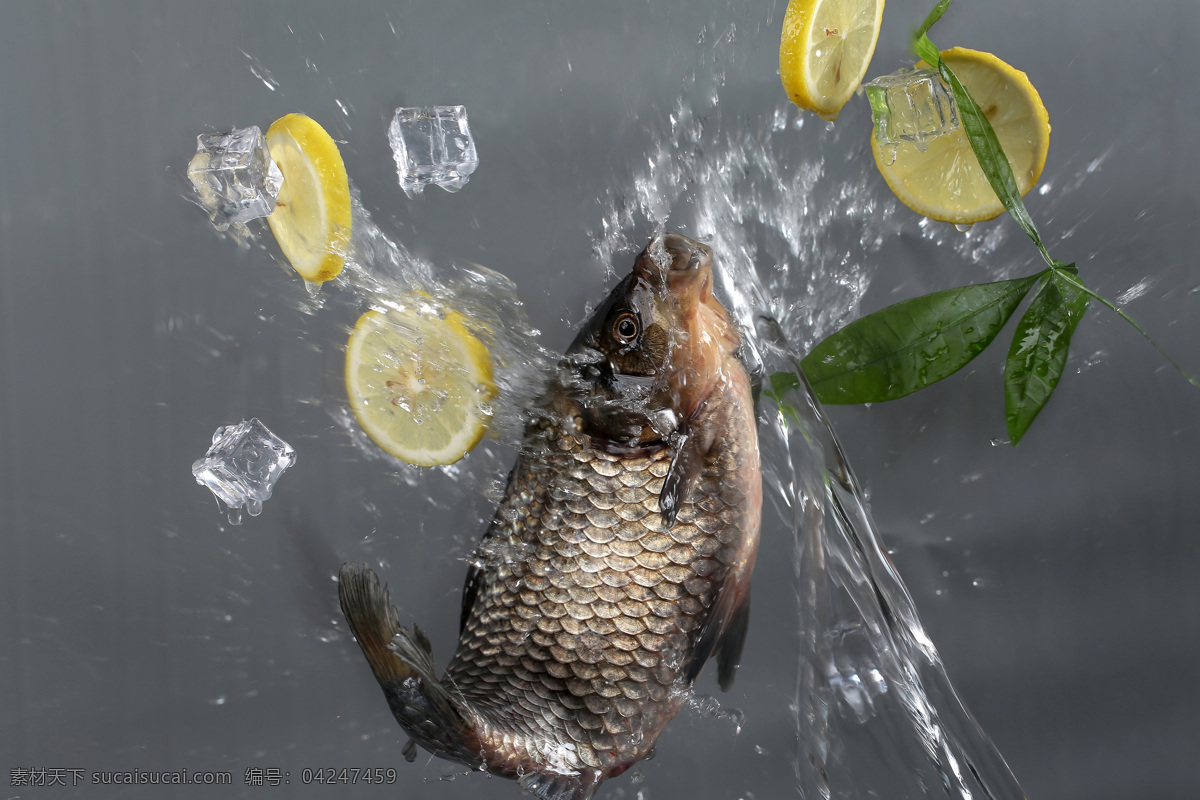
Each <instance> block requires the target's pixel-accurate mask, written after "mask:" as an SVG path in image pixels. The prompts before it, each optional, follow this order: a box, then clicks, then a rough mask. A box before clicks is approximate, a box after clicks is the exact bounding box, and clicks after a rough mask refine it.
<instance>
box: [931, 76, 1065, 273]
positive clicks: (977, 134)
mask: <svg viewBox="0 0 1200 800" xmlns="http://www.w3.org/2000/svg"><path fill="white" fill-rule="evenodd" d="M937 69H938V72H939V73H940V74H941V76H942V80H944V81H945V82H946V83H947V84H949V86H950V91H952V92H953V93H954V102H955V103H957V104H958V116H959V119H960V120H961V121H962V126H963V130H964V131H965V132H966V134H967V141H969V142H970V143H971V149H972V150H974V151H975V158H977V159H978V160H979V166H980V167H981V168H982V169H983V174H984V175H985V176H986V177H987V180H988V183H989V184H990V185H991V187H992V191H994V192H995V193H996V196H997V197H999V198H1000V202H1002V203H1004V207H1005V208H1006V209H1008V213H1009V214H1011V215H1012V218H1013V219H1015V220H1016V221H1017V224H1019V225H1020V226H1021V228H1022V230H1024V231H1025V233H1026V234H1027V235H1028V236H1029V238H1030V239H1032V240H1033V243H1034V244H1035V245H1037V247H1038V250H1040V251H1041V252H1042V257H1043V258H1045V259H1046V263H1047V264H1052V265H1053V264H1055V262H1054V260H1053V259H1052V258H1050V254H1049V253H1048V252H1046V248H1045V246H1044V245H1043V244H1042V237H1041V235H1040V234H1039V233H1038V229H1037V226H1036V225H1034V224H1033V218H1032V217H1030V216H1029V211H1028V210H1027V209H1026V208H1025V201H1024V200H1022V199H1021V191H1020V190H1019V189H1018V188H1017V180H1016V178H1015V177H1013V171H1012V165H1011V164H1009V163H1008V157H1007V156H1006V155H1005V154H1004V148H1003V147H1001V146H1000V139H999V138H997V137H996V131H995V130H994V129H993V128H992V123H990V122H988V118H987V116H986V115H985V114H984V113H983V109H981V108H980V107H979V104H978V103H976V102H975V98H973V97H971V95H970V93H969V92H968V91H967V89H966V87H964V86H963V85H962V82H961V81H959V79H958V76H957V75H955V74H954V72H953V70H951V69H950V67H949V66H947V65H946V62H945V61H942V59H941V57H940V56H939V57H938V63H937Z"/></svg>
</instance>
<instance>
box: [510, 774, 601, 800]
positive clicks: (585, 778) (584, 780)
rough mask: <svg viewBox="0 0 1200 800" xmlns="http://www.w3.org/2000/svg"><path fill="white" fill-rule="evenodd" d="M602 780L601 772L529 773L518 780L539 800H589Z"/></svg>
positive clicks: (522, 786)
mask: <svg viewBox="0 0 1200 800" xmlns="http://www.w3.org/2000/svg"><path fill="white" fill-rule="evenodd" d="M601 780H603V776H602V775H601V773H600V772H599V771H592V774H591V775H586V774H580V773H573V774H570V775H563V774H559V773H548V774H547V773H543V772H527V773H525V774H524V775H522V776H521V777H519V778H517V783H518V784H520V786H521V788H522V789H524V790H525V791H527V792H529V793H530V794H532V795H533V796H534V797H536V798H538V800H589V798H591V796H592V795H593V794H594V793H595V792H596V787H597V786H599V785H600V781H601Z"/></svg>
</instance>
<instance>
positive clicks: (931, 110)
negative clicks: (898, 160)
mask: <svg viewBox="0 0 1200 800" xmlns="http://www.w3.org/2000/svg"><path fill="white" fill-rule="evenodd" d="M864 88H866V90H867V97H868V99H870V101H871V114H872V116H874V118H875V138H876V139H877V140H878V142H879V144H881V145H883V146H884V147H885V148H890V149H891V151H892V152H893V153H894V151H895V147H896V145H898V144H900V143H901V142H912V143H913V144H915V145H916V146H917V148H918V149H920V150H924V149H925V148H926V147H928V146H929V142H930V141H932V140H933V139H934V138H936V137H938V136H941V135H943V134H946V133H950V132H951V131H954V130H956V129H957V128H958V106H957V104H956V103H955V102H954V95H953V94H952V93H951V92H950V88H949V87H948V86H946V84H945V83H943V82H942V79H941V77H940V76H939V75H938V73H937V71H936V70H932V69H912V68H908V69H902V70H898V71H896V72H893V73H892V74H891V75H884V76H883V77H881V78H876V79H875V80H873V81H871V82H870V83H868V84H866V86H865V87H864Z"/></svg>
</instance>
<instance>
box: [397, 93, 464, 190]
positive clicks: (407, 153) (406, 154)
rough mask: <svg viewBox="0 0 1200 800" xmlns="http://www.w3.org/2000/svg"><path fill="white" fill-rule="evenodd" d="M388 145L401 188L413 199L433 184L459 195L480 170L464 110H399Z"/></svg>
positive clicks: (452, 107)
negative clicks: (476, 169) (472, 175)
mask: <svg viewBox="0 0 1200 800" xmlns="http://www.w3.org/2000/svg"><path fill="white" fill-rule="evenodd" d="M388 142H389V143H390V144H391V146H392V156H393V157H394V158H395V159H396V172H397V173H398V174H399V176H400V188H402V189H404V191H405V193H406V194H407V195H408V196H409V197H416V196H417V195H418V194H420V193H421V190H422V189H424V188H425V187H426V186H428V185H429V184H431V183H434V184H437V185H438V186H441V187H442V188H443V189H445V190H446V191H448V192H457V191H458V190H459V189H461V188H462V187H463V186H465V185H466V183H467V180H468V179H469V178H470V177H471V173H472V172H474V171H475V168H476V167H478V166H479V156H478V155H477V154H476V153H475V140H474V139H472V138H471V128H470V126H468V125H467V109H466V108H465V107H463V106H432V107H429V108H397V109H396V115H395V116H394V117H392V124H391V125H389V126H388Z"/></svg>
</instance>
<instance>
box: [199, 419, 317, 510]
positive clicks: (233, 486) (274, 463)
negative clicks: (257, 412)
mask: <svg viewBox="0 0 1200 800" xmlns="http://www.w3.org/2000/svg"><path fill="white" fill-rule="evenodd" d="M294 463H296V451H294V450H293V449H292V446H291V445H289V444H288V443H287V442H285V441H283V440H282V439H280V438H279V437H278V436H276V435H275V434H273V433H271V431H270V430H268V429H267V426H266V425H263V424H262V423H261V422H259V421H258V419H256V418H255V419H250V420H245V421H243V422H239V423H238V424H236V425H226V426H224V427H221V428H217V432H216V433H214V434H213V438H212V447H210V448H208V452H207V453H205V454H204V458H201V459H199V460H197V461H196V463H194V464H192V474H193V475H194V476H196V483H198V484H200V485H201V486H207V487H208V488H209V490H210V491H212V493H213V494H214V495H216V496H217V497H218V498H219V499H220V500H222V501H223V502H224V503H225V505H227V506H229V509H230V512H231V513H234V512H237V513H238V515H239V518H240V509H241V508H242V506H245V507H246V510H247V511H248V512H249V513H250V516H252V517H254V516H258V515H259V514H261V513H262V504H263V503H264V502H265V501H267V500H269V499H270V497H271V489H273V488H274V486H275V482H276V481H277V480H279V476H280V475H282V474H283V472H284V470H286V469H287V468H288V467H290V466H291V465H292V464H294ZM232 519H234V518H233V517H231V520H232Z"/></svg>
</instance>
